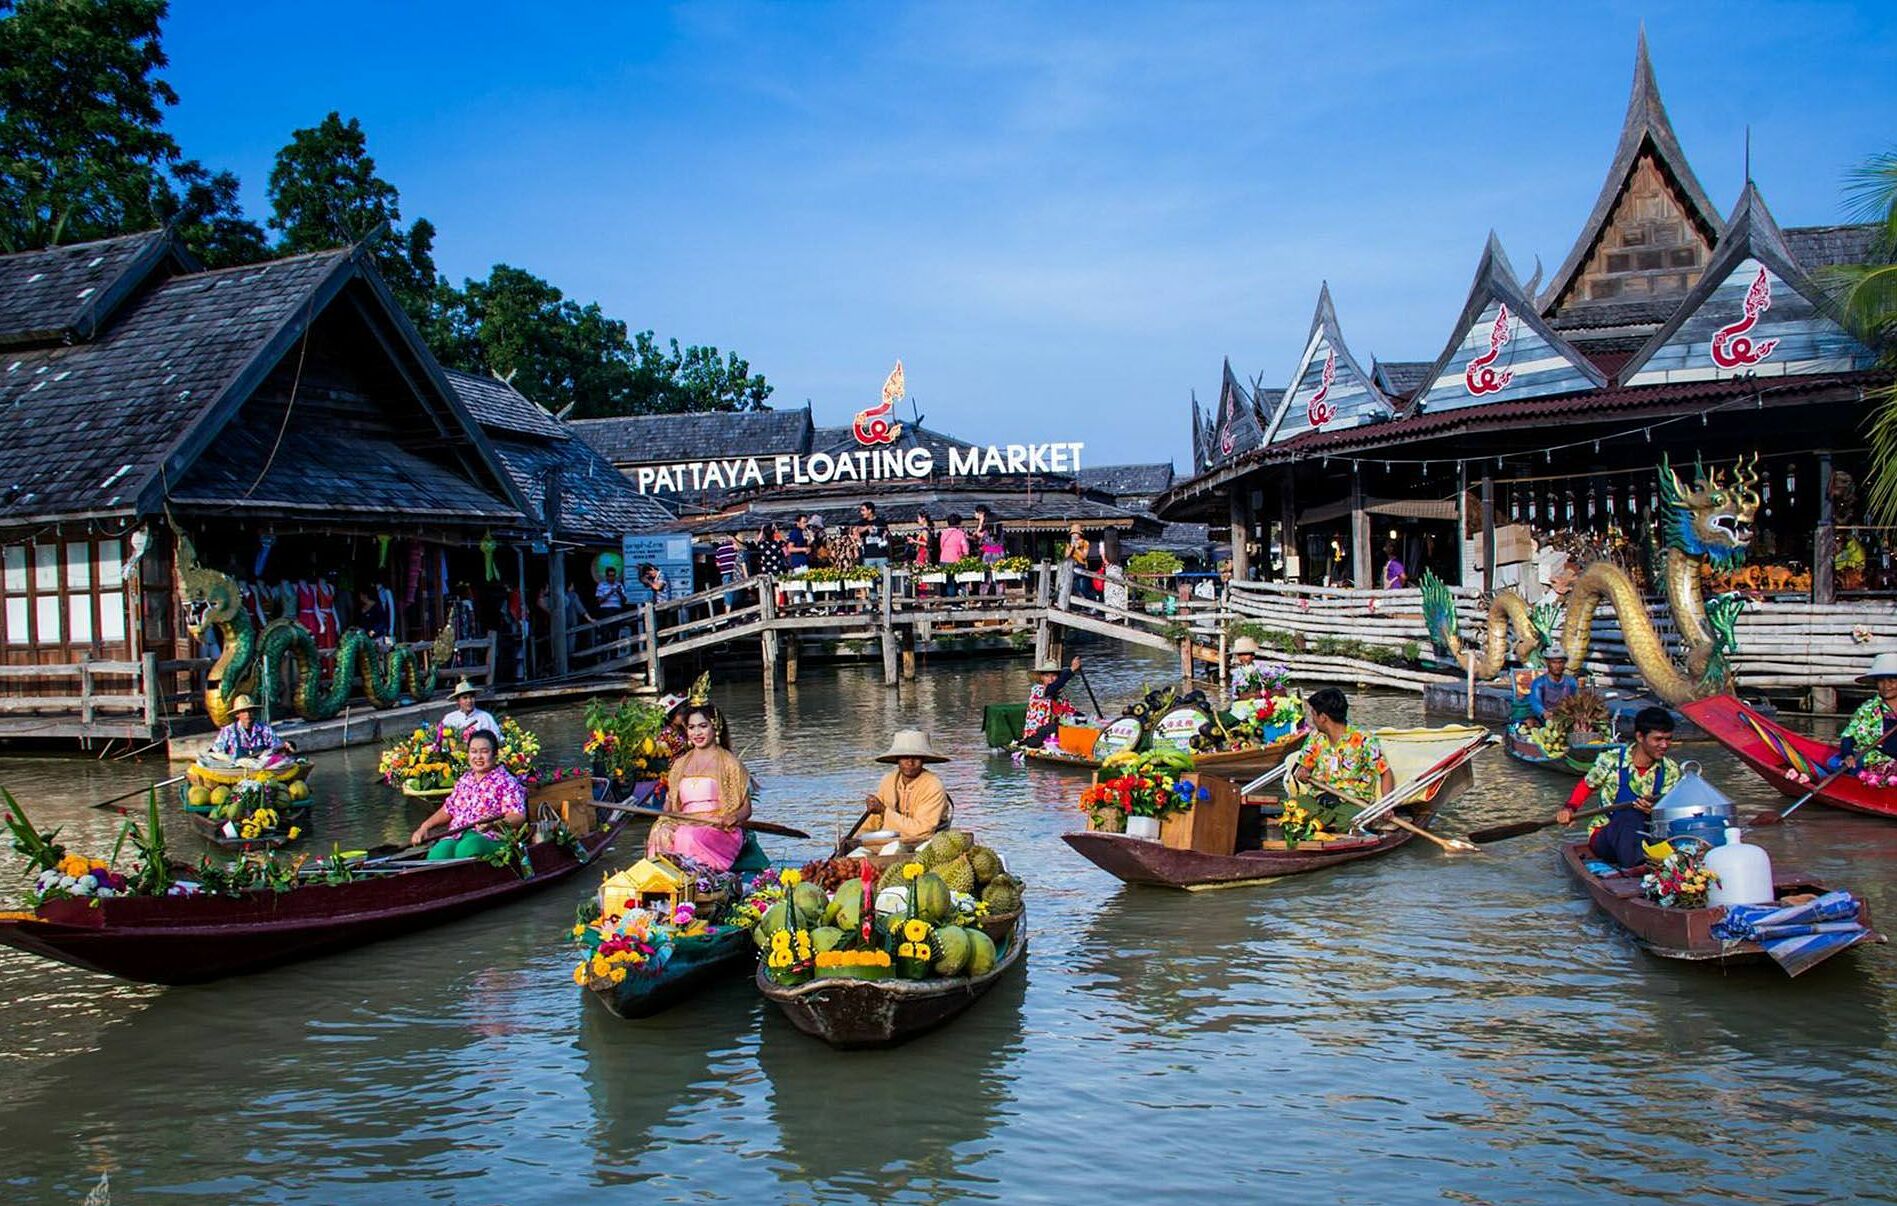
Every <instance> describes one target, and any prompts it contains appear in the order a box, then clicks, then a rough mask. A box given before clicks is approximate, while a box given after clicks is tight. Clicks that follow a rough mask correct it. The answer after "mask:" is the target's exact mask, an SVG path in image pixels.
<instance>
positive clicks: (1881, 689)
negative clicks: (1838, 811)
mask: <svg viewBox="0 0 1897 1206" xmlns="http://www.w3.org/2000/svg"><path fill="white" fill-rule="evenodd" d="M1857 681H1859V682H1861V683H1863V684H1864V685H1865V686H1867V687H1869V688H1871V690H1873V691H1875V692H1877V694H1876V695H1874V696H1872V697H1871V698H1870V699H1867V700H1865V701H1864V702H1863V703H1862V704H1859V705H1858V710H1857V711H1856V712H1853V713H1852V714H1851V723H1849V724H1847V725H1845V726H1844V732H1843V733H1842V734H1840V735H1839V738H1838V753H1837V755H1836V756H1835V757H1834V758H1832V759H1831V761H1830V763H1829V766H1830V768H1831V769H1832V770H1851V771H1856V770H1877V771H1879V772H1880V773H1884V772H1888V771H1889V770H1890V769H1891V764H1892V763H1893V762H1897V653H1880V654H1878V655H1877V656H1876V657H1874V658H1872V659H1871V668H1870V669H1869V670H1866V671H1865V672H1864V673H1863V674H1860V675H1858V677H1857Z"/></svg>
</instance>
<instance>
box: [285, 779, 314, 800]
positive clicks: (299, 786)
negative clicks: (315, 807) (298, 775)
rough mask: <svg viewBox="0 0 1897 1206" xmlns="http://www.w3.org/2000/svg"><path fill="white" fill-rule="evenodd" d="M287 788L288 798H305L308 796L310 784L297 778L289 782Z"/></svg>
mask: <svg viewBox="0 0 1897 1206" xmlns="http://www.w3.org/2000/svg"><path fill="white" fill-rule="evenodd" d="M289 790H290V798H291V799H292V800H307V799H309V798H310V785H309V784H307V783H305V782H303V780H301V779H298V780H297V781H296V782H294V783H292V784H290V789H289Z"/></svg>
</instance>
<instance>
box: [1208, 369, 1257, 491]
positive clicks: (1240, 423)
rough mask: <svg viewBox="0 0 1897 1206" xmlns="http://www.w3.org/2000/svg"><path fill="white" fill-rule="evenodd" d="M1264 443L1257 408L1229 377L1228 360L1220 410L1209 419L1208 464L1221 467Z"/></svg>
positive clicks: (1221, 389) (1231, 374) (1241, 387)
mask: <svg viewBox="0 0 1897 1206" xmlns="http://www.w3.org/2000/svg"><path fill="white" fill-rule="evenodd" d="M1264 442H1265V431H1264V427H1263V425H1261V424H1260V423H1259V422H1258V408H1257V406H1256V405H1255V404H1254V403H1253V402H1252V397H1251V395H1250V394H1249V393H1247V392H1246V390H1245V387H1244V385H1242V384H1241V383H1240V382H1239V380H1238V378H1237V377H1236V376H1235V375H1234V374H1233V373H1232V362H1231V359H1230V358H1229V357H1228V358H1227V359H1226V361H1225V377H1224V380H1223V382H1222V383H1221V384H1220V385H1219V407H1218V410H1217V411H1216V412H1215V413H1214V414H1213V416H1212V426H1211V429H1210V430H1209V431H1207V432H1206V444H1207V448H1206V455H1207V460H1208V461H1209V462H1210V463H1211V464H1214V465H1217V464H1222V463H1224V462H1226V461H1229V460H1231V459H1232V458H1233V457H1235V456H1238V455H1239V454H1240V453H1244V452H1250V451H1251V450H1252V449H1254V448H1256V447H1258V446H1259V445H1260V444H1262V443H1264Z"/></svg>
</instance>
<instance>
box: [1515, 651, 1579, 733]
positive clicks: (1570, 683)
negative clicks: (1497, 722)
mask: <svg viewBox="0 0 1897 1206" xmlns="http://www.w3.org/2000/svg"><path fill="white" fill-rule="evenodd" d="M1541 660H1542V661H1543V662H1544V663H1545V664H1546V666H1547V669H1546V670H1544V671H1543V672H1542V673H1540V674H1537V675H1536V676H1535V681H1534V682H1532V683H1530V684H1528V697H1527V699H1526V700H1524V703H1525V704H1526V706H1527V708H1528V715H1526V716H1524V717H1523V718H1522V723H1523V724H1525V725H1528V726H1529V727H1531V728H1533V727H1539V726H1540V725H1544V724H1547V723H1548V713H1550V712H1552V711H1554V709H1555V707H1556V706H1557V705H1559V704H1560V702H1561V701H1562V700H1564V699H1566V698H1567V697H1568V696H1570V695H1573V694H1574V693H1575V692H1576V691H1579V690H1580V689H1581V684H1580V683H1579V682H1577V681H1576V680H1575V679H1574V678H1572V677H1571V676H1570V675H1569V674H1568V651H1567V650H1566V649H1563V648H1562V647H1561V646H1559V645H1550V646H1548V647H1547V648H1546V649H1544V650H1542V653H1541Z"/></svg>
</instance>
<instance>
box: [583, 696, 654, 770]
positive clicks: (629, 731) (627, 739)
mask: <svg viewBox="0 0 1897 1206" xmlns="http://www.w3.org/2000/svg"><path fill="white" fill-rule="evenodd" d="M585 724H586V744H585V745H584V746H583V747H582V749H583V750H584V751H585V753H586V754H587V755H589V756H590V757H591V758H592V759H593V773H594V774H596V775H599V776H600V777H602V778H608V779H611V780H613V781H614V782H615V783H631V782H635V781H637V780H640V779H656V778H658V777H659V776H660V775H662V774H664V773H665V768H666V765H667V758H666V756H665V752H664V749H663V746H662V744H661V742H660V740H659V734H660V731H661V730H663V729H664V728H665V713H664V712H663V711H661V710H660V709H659V706H658V705H657V704H653V703H647V702H645V701H643V700H638V699H630V698H629V699H626V700H625V701H623V702H622V703H620V704H619V705H618V706H617V707H608V706H607V705H606V704H605V703H603V702H602V701H600V700H597V699H595V700H592V701H591V702H589V703H588V704H587V705H586V719H585Z"/></svg>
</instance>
